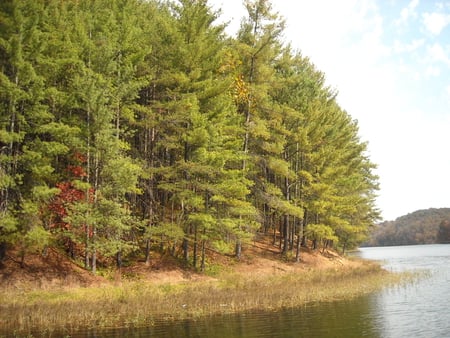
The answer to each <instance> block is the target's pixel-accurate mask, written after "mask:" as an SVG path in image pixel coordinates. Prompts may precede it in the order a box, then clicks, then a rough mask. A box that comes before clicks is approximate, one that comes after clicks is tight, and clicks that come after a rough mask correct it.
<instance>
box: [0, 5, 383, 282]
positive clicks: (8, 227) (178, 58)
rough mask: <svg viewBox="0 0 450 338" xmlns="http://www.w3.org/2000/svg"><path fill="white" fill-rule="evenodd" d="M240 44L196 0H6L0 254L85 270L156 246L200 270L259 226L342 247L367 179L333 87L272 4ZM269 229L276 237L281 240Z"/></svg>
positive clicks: (0, 73) (370, 204) (1, 12)
mask: <svg viewBox="0 0 450 338" xmlns="http://www.w3.org/2000/svg"><path fill="white" fill-rule="evenodd" d="M245 3H246V7H247V11H248V12H247V13H246V14H245V18H244V20H243V21H242V25H241V28H240V30H239V32H238V34H237V36H236V37H230V36H227V35H226V34H225V33H224V28H225V27H224V26H222V25H218V24H216V23H215V22H216V19H217V18H218V15H219V13H215V12H213V11H212V10H211V8H210V7H209V6H208V2H207V1H206V0H181V1H178V2H169V1H155V0H146V1H144V0H65V1H61V0H36V1H28V0H3V1H1V2H0V114H1V115H0V202H1V203H0V248H1V250H0V260H1V259H2V258H3V257H5V253H6V251H7V250H8V249H9V248H11V247H14V248H16V249H17V248H19V251H20V252H21V256H22V257H21V259H22V260H26V255H27V253H29V252H31V251H32V252H36V251H39V252H42V253H43V254H44V255H45V253H46V250H47V248H49V247H58V248H63V249H64V250H66V252H67V255H68V256H70V257H72V258H73V259H76V260H79V261H80V262H82V265H84V266H85V268H86V269H91V270H92V271H93V272H94V273H95V271H96V269H97V263H98V262H101V263H102V265H103V266H110V265H114V264H116V265H117V266H119V267H120V266H121V264H122V262H123V261H124V260H126V259H130V258H131V257H132V258H133V259H145V260H146V261H147V262H149V261H150V260H151V252H152V250H166V251H167V252H169V253H170V254H172V255H174V256H177V257H179V258H180V259H182V260H184V261H185V262H186V264H188V265H191V266H193V267H195V268H199V269H203V268H204V266H205V251H206V250H208V249H213V250H215V251H218V252H222V253H228V254H234V255H236V256H237V257H239V256H240V253H241V248H242V246H243V245H245V244H246V243H247V242H248V241H250V240H251V239H252V238H253V236H254V235H255V233H256V232H258V231H262V232H265V233H273V234H274V242H276V243H278V244H279V245H280V247H281V248H282V252H283V254H284V255H287V254H288V253H290V252H293V255H292V257H296V258H297V259H299V252H300V251H299V249H300V246H301V243H302V241H305V238H306V237H307V238H308V239H309V240H311V242H312V243H313V245H314V246H323V245H330V244H331V243H332V244H333V245H335V246H340V247H343V248H345V247H349V246H354V245H357V244H358V243H360V242H361V241H363V240H364V239H365V236H366V234H367V230H368V228H369V226H370V225H372V224H373V223H374V222H375V221H376V219H377V217H378V212H377V210H376V209H375V207H374V198H375V195H374V193H375V191H376V190H377V187H378V185H377V177H376V176H374V174H373V173H372V170H373V169H374V164H373V163H371V161H370V159H369V158H368V157H367V155H366V144H365V143H364V142H362V141H361V140H360V138H359V136H358V125H357V122H356V121H355V120H353V119H352V118H351V116H349V115H348V114H347V113H346V112H345V111H344V110H343V109H342V108H341V107H340V106H339V105H338V104H337V102H336V91H335V90H334V89H332V88H329V87H327V86H326V84H325V76H324V74H323V73H321V72H320V71H319V70H317V69H316V68H315V67H314V65H313V63H312V62H311V61H310V60H309V59H308V58H306V57H304V56H302V54H301V53H300V52H297V51H293V50H292V49H291V48H290V47H289V44H287V43H286V42H285V41H283V40H282V34H283V29H284V22H283V20H282V19H281V18H280V17H278V16H277V14H276V13H275V11H274V10H273V9H272V8H271V5H270V3H269V1H267V0H256V1H245ZM275 235H276V237H275Z"/></svg>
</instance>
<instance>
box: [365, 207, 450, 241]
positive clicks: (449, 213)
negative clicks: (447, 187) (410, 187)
mask: <svg viewBox="0 0 450 338" xmlns="http://www.w3.org/2000/svg"><path fill="white" fill-rule="evenodd" d="M434 243H450V208H440V209H435V208H430V209H425V210H417V211H415V212H412V213H410V214H407V215H405V216H401V217H398V218H397V219H396V220H395V221H385V222H382V223H380V224H377V225H376V226H374V227H373V228H372V231H371V235H370V239H369V241H368V242H367V243H365V244H364V245H367V246H390V245H414V244H434Z"/></svg>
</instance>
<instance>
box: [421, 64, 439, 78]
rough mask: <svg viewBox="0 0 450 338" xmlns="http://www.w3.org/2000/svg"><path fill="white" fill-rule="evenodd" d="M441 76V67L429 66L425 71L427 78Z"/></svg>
mask: <svg viewBox="0 0 450 338" xmlns="http://www.w3.org/2000/svg"><path fill="white" fill-rule="evenodd" d="M439 75H441V69H440V68H439V67H436V66H433V65H429V66H428V67H427V68H426V69H425V76H427V77H437V76H439Z"/></svg>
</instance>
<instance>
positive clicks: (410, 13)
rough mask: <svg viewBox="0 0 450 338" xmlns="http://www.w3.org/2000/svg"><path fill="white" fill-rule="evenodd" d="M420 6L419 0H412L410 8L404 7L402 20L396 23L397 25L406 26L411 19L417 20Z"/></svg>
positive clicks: (401, 15) (401, 13) (401, 14)
mask: <svg viewBox="0 0 450 338" xmlns="http://www.w3.org/2000/svg"><path fill="white" fill-rule="evenodd" d="M418 5H419V0H412V1H411V2H410V3H409V4H408V6H406V7H404V8H403V9H402V10H401V12H400V18H399V19H398V20H397V21H396V22H395V23H396V24H397V25H404V24H406V23H407V22H408V20H409V19H410V18H416V17H417V13H416V8H417V6H418Z"/></svg>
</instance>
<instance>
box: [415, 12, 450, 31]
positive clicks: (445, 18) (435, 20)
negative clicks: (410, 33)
mask: <svg viewBox="0 0 450 338" xmlns="http://www.w3.org/2000/svg"><path fill="white" fill-rule="evenodd" d="M422 19H423V24H424V25H425V28H426V29H427V30H428V31H429V32H430V33H432V34H434V35H439V34H440V33H441V32H442V30H443V29H444V28H445V27H447V26H448V25H449V24H450V15H449V14H443V13H424V14H423V15H422Z"/></svg>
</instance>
